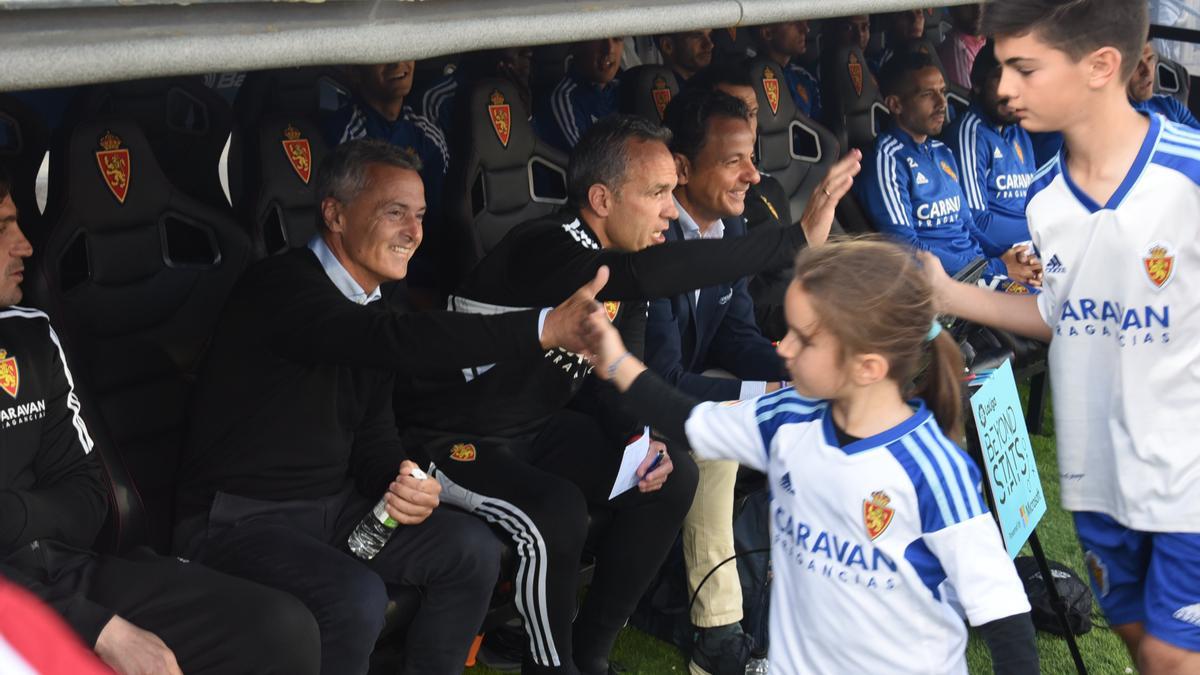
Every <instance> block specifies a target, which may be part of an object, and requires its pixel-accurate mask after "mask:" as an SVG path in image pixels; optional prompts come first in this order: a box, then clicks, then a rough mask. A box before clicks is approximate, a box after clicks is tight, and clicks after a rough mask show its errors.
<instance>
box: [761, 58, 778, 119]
mask: <svg viewBox="0 0 1200 675" xmlns="http://www.w3.org/2000/svg"><path fill="white" fill-rule="evenodd" d="M762 86H763V93H764V94H766V95H767V104H768V105H770V106H771V114H772V115H777V114H779V78H777V77H775V71H773V70H771V67H770V66H764V67H763V76H762Z"/></svg>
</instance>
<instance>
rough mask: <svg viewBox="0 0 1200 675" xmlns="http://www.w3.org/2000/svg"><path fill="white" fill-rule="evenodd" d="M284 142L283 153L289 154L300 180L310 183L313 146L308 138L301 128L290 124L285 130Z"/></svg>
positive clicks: (290, 161)
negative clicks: (301, 132) (301, 133)
mask: <svg viewBox="0 0 1200 675" xmlns="http://www.w3.org/2000/svg"><path fill="white" fill-rule="evenodd" d="M282 143H283V154H284V155H286V156H287V159H288V162H289V163H290V164H291V165H292V169H293V170H294V171H295V172H296V175H297V176H299V177H300V180H302V181H304V184H305V185H308V180H309V178H311V177H312V147H311V146H310V145H309V144H308V139H307V138H304V137H303V136H301V135H300V130H299V129H297V128H296V127H294V126H292V125H290V124H289V125H288V126H287V128H286V129H284V130H283V141H282Z"/></svg>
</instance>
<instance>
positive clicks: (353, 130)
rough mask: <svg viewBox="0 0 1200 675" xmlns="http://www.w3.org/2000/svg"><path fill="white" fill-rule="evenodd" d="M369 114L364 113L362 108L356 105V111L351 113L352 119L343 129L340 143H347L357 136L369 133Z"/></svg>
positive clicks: (360, 136)
mask: <svg viewBox="0 0 1200 675" xmlns="http://www.w3.org/2000/svg"><path fill="white" fill-rule="evenodd" d="M366 126H367V116H366V115H365V114H363V111H362V109H361V108H359V107H358V106H357V105H356V106H354V112H352V113H351V114H350V121H349V122H347V123H346V128H345V129H343V130H342V137H341V139H339V140H338V143H339V144H341V143H345V142H346V141H352V140H354V139H356V138H362V137H363V136H366V135H367V129H366Z"/></svg>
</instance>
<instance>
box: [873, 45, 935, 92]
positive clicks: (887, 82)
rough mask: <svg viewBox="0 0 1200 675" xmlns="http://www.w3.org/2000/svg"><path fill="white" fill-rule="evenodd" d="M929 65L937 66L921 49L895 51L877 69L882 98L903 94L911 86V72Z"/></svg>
mask: <svg viewBox="0 0 1200 675" xmlns="http://www.w3.org/2000/svg"><path fill="white" fill-rule="evenodd" d="M931 66H932V67H937V63H935V62H934V60H933V57H932V56H930V55H929V54H926V53H925V52H923V51H919V50H915V49H914V50H911V51H902V52H899V53H897V54H896V55H895V56H893V57H892V58H890V59H888V62H887V63H885V64H883V68H882V69H880V71H879V93H880V94H881V95H882V96H883V97H884V98H887V97H888V96H903V95H904V94H905V93H907V91H908V89H909V88H910V87H911V83H912V76H913V73H916V72H919V71H922V70H925V69H926V68H929V67H931Z"/></svg>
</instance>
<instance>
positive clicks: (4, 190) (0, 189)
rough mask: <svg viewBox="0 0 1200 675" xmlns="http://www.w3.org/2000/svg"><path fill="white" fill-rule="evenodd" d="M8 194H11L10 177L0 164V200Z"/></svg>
mask: <svg viewBox="0 0 1200 675" xmlns="http://www.w3.org/2000/svg"><path fill="white" fill-rule="evenodd" d="M10 194H12V179H11V178H9V177H8V172H7V171H5V170H4V167H2V166H0V202H2V201H4V198H5V197H7V196H9V195H10Z"/></svg>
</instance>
